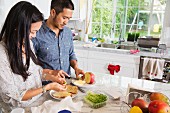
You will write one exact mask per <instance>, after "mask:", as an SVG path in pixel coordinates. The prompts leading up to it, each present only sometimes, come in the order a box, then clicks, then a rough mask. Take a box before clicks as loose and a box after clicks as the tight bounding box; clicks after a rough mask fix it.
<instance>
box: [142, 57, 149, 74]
mask: <svg viewBox="0 0 170 113" xmlns="http://www.w3.org/2000/svg"><path fill="white" fill-rule="evenodd" d="M148 65H149V58H143V67H142V75H143V76H147V75H148V70H149V69H148Z"/></svg>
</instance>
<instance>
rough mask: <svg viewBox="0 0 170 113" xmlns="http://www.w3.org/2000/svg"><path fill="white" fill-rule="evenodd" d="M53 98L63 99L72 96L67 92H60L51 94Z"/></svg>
mask: <svg viewBox="0 0 170 113" xmlns="http://www.w3.org/2000/svg"><path fill="white" fill-rule="evenodd" d="M53 96H54V97H56V98H65V97H67V96H72V94H71V93H69V92H67V91H61V92H55V93H53Z"/></svg>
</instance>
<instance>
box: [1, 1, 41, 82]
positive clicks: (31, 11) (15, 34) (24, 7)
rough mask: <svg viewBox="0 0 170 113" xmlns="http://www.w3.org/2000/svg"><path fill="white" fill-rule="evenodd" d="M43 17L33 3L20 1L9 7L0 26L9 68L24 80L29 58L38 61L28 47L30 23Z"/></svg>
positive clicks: (26, 75) (27, 74)
mask: <svg viewBox="0 0 170 113" xmlns="http://www.w3.org/2000/svg"><path fill="white" fill-rule="evenodd" d="M43 19H44V18H43V15H42V13H41V12H40V11H39V10H38V9H37V8H36V7H35V6H34V5H32V4H31V3H29V2H26V1H21V2H18V3H17V4H15V5H14V6H13V7H12V8H11V10H10V11H9V13H8V15H7V18H6V20H5V23H4V25H3V27H2V31H1V34H0V41H4V43H5V45H6V49H7V53H8V56H9V62H10V66H11V69H12V71H13V72H14V73H16V74H19V75H21V76H22V77H23V79H24V81H25V80H26V79H27V77H28V76H29V73H28V72H27V71H28V68H29V65H30V58H31V59H32V60H33V62H34V63H36V64H38V63H39V62H38V60H37V58H36V57H35V55H34V54H33V52H32V51H31V47H30V39H29V34H30V29H31V24H32V23H35V22H39V21H43ZM22 46H24V47H25V54H26V63H25V64H24V62H23V58H22Z"/></svg>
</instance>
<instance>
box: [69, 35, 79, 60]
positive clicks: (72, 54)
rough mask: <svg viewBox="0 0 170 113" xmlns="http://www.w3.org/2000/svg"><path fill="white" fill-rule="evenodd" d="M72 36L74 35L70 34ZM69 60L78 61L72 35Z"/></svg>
mask: <svg viewBox="0 0 170 113" xmlns="http://www.w3.org/2000/svg"><path fill="white" fill-rule="evenodd" d="M70 34H72V33H70ZM69 53H70V54H69V60H70V61H71V60H77V58H76V54H75V52H74V44H73V36H72V35H70V51H69Z"/></svg>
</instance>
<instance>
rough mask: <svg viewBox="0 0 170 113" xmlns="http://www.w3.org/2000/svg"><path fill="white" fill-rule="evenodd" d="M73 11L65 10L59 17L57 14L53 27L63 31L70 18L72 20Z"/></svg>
mask: <svg viewBox="0 0 170 113" xmlns="http://www.w3.org/2000/svg"><path fill="white" fill-rule="evenodd" d="M72 14H73V10H71V9H67V8H64V9H63V12H60V13H59V14H58V15H56V14H55V17H54V18H53V25H54V26H55V27H56V28H58V29H63V27H64V26H65V25H66V24H67V23H68V21H69V20H70V18H72Z"/></svg>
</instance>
